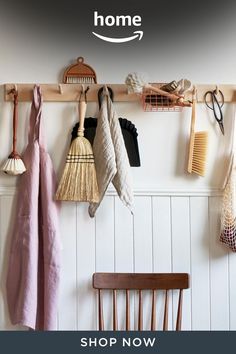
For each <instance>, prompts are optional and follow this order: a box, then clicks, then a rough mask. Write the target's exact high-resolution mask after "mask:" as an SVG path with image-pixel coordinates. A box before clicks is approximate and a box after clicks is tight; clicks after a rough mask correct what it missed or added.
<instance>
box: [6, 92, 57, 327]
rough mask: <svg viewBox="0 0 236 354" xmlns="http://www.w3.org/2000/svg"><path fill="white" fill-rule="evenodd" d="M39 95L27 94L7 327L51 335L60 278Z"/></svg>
mask: <svg viewBox="0 0 236 354" xmlns="http://www.w3.org/2000/svg"><path fill="white" fill-rule="evenodd" d="M41 119H42V95H41V90H40V87H39V86H35V88H34V91H33V102H32V106H31V115H30V123H29V124H30V130H29V141H28V146H27V148H26V150H25V153H24V162H25V165H26V168H27V171H26V172H25V173H24V174H23V175H22V176H21V178H20V184H19V190H18V204H17V212H16V220H15V224H14V230H13V237H12V243H11V250H10V259H9V267H8V275H7V301H8V307H9V313H10V318H11V321H12V323H13V324H21V325H25V326H27V327H29V328H31V329H34V330H55V329H56V315H57V298H58V286H59V272H60V248H61V247H60V240H59V226H58V224H59V223H58V221H59V220H58V206H59V205H58V202H55V201H54V200H53V198H54V194H55V191H56V176H55V173H54V169H53V166H52V161H51V159H50V157H49V155H48V153H47V152H46V150H45V144H44V138H43V131H42V130H43V127H42V122H41Z"/></svg>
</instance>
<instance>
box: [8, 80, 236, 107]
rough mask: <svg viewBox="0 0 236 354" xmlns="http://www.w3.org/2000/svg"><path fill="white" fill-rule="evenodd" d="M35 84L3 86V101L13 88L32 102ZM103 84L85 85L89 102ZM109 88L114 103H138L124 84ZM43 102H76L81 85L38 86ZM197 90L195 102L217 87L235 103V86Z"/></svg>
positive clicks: (206, 85)
mask: <svg viewBox="0 0 236 354" xmlns="http://www.w3.org/2000/svg"><path fill="white" fill-rule="evenodd" d="M34 85H35V84H22V83H21V84H17V83H11V84H5V85H4V96H5V101H12V100H13V95H12V94H9V92H10V91H11V90H12V89H13V88H17V90H18V100H19V101H21V102H28V101H31V100H32V92H33V87H34ZM103 85H104V84H88V85H87V84H85V87H87V86H89V87H90V89H89V91H88V94H87V99H88V101H89V102H97V92H98V90H99V88H100V87H102V86H103ZM106 85H107V86H109V87H111V89H112V90H113V92H114V101H115V102H135V101H139V100H140V97H139V96H138V95H136V94H128V93H127V86H126V85H125V84H106ZM40 86H41V88H42V93H43V99H44V101H45V102H73V101H78V100H79V96H80V91H81V84H40ZM195 87H196V89H197V102H199V103H201V102H204V94H205V92H206V91H208V90H214V89H216V87H218V88H219V89H220V90H221V91H222V92H223V94H224V98H225V102H236V85H217V86H216V85H214V84H204V85H200V84H199V85H198V84H196V85H195ZM185 97H186V99H190V100H191V99H192V92H191V91H189V92H188V93H187V94H186V96H185Z"/></svg>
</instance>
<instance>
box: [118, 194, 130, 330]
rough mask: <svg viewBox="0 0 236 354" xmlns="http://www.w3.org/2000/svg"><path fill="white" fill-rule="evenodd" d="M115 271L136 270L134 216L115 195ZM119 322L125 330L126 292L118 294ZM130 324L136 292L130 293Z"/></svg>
mask: <svg viewBox="0 0 236 354" xmlns="http://www.w3.org/2000/svg"><path fill="white" fill-rule="evenodd" d="M114 207H115V271H116V272H118V273H132V272H133V271H134V254H133V242H134V237H133V236H134V235H133V216H132V214H131V212H130V211H129V210H128V208H126V207H125V206H124V204H123V203H122V202H121V201H120V199H119V198H118V197H115V204H114ZM117 306H118V316H119V318H118V324H119V329H120V330H125V310H126V309H125V292H123V291H122V292H118V294H117ZM130 326H131V328H133V327H134V294H133V293H132V292H131V293H130Z"/></svg>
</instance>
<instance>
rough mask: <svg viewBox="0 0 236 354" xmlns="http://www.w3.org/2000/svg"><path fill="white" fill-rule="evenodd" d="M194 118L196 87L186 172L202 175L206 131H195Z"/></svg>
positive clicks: (204, 167) (203, 171)
mask: <svg viewBox="0 0 236 354" xmlns="http://www.w3.org/2000/svg"><path fill="white" fill-rule="evenodd" d="M195 120H196V89H194V93H193V103H192V119H191V130H190V141H189V157H188V173H196V174H197V175H199V176H204V175H205V171H206V159H207V150H208V132H207V131H200V132H195V131H194V128H195Z"/></svg>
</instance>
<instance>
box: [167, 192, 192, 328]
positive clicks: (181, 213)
mask: <svg viewBox="0 0 236 354" xmlns="http://www.w3.org/2000/svg"><path fill="white" fill-rule="evenodd" d="M171 216H172V264H173V269H172V271H173V272H175V273H178V272H180V273H190V271H191V267H190V219H189V198H187V197H172V198H171ZM177 295H178V292H177V291H173V317H174V319H175V318H176V313H177ZM182 329H183V330H191V289H187V290H185V291H184V301H183V322H182Z"/></svg>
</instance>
